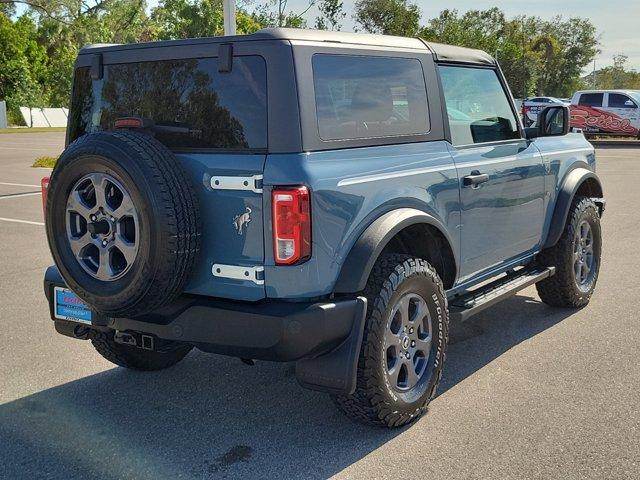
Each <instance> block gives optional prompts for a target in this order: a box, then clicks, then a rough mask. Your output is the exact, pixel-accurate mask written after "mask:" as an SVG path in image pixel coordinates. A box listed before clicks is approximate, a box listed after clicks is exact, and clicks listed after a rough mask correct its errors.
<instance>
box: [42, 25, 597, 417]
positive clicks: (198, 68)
mask: <svg viewBox="0 0 640 480" xmlns="http://www.w3.org/2000/svg"><path fill="white" fill-rule="evenodd" d="M540 116H541V117H540V121H539V122H538V124H539V126H538V127H536V128H534V129H524V128H523V127H522V125H521V123H520V121H519V119H518V115H517V113H516V108H515V106H514V103H513V99H512V97H511V94H510V92H509V88H508V86H507V84H506V83H505V79H504V77H503V75H502V73H501V71H500V68H499V66H498V64H497V63H496V61H495V60H494V59H493V58H491V57H490V56H489V55H487V54H485V53H483V52H481V51H477V50H472V49H465V48H458V47H452V46H446V45H438V44H431V43H427V42H424V41H422V40H420V39H417V38H413V39H411V38H397V37H387V36H378V35H358V34H349V33H334V32H316V31H304V30H288V29H266V30H262V31H260V32H257V33H255V34H252V35H247V36H237V37H220V38H205V39H197V40H180V41H165V42H157V43H147V44H138V45H97V46H90V47H87V48H84V49H83V50H82V51H81V52H80V55H79V56H78V59H77V62H76V66H75V76H74V83H73V92H72V101H71V108H70V113H69V125H68V130H67V146H66V149H65V151H64V153H63V154H62V156H61V157H60V159H59V161H58V164H57V166H56V168H55V169H54V171H53V173H52V175H51V179H50V184H49V187H48V194H47V198H46V230H47V236H48V241H49V246H50V248H51V252H52V254H53V259H54V261H55V266H52V267H50V268H49V269H48V270H47V272H46V275H45V279H44V287H45V293H46V296H47V298H48V301H49V304H50V312H51V317H52V319H53V321H54V323H55V328H56V330H57V331H58V332H59V333H61V334H63V335H67V336H70V337H73V338H78V339H88V340H90V341H91V343H92V344H93V346H94V347H95V348H96V350H97V351H98V352H99V353H100V354H101V355H103V356H104V357H105V358H107V359H108V360H110V361H112V362H113V363H115V364H117V365H121V366H123V367H127V368H132V369H137V370H157V369H162V368H166V367H169V366H171V365H174V364H175V363H177V362H179V361H180V360H181V359H182V358H184V357H185V355H187V354H188V353H189V351H190V350H191V349H192V348H194V347H195V348H197V349H199V350H202V351H206V352H213V353H218V354H223V355H229V356H235V357H239V358H241V359H243V360H244V361H245V362H246V363H252V361H253V360H254V359H262V360H271V361H281V362H295V369H296V377H297V379H298V381H299V383H300V384H301V385H303V386H305V387H308V388H312V389H318V390H321V391H325V392H328V393H330V394H331V395H332V397H333V398H334V400H335V403H336V404H337V405H338V407H339V408H341V409H342V410H343V411H344V412H346V413H347V414H348V415H350V416H352V417H355V418H358V419H361V420H364V421H367V422H369V423H373V424H377V425H384V426H389V427H394V426H399V425H403V424H406V423H408V422H411V421H413V420H415V419H416V418H418V417H419V416H420V415H421V413H423V412H424V411H425V410H426V407H427V404H428V403H429V401H430V400H431V399H432V398H433V397H434V395H435V393H436V389H437V386H438V382H439V381H440V378H441V376H442V369H443V366H444V363H445V360H446V350H447V342H448V337H449V322H450V321H452V322H453V321H463V320H465V319H467V318H468V317H470V316H471V315H473V314H475V313H477V312H479V311H481V310H483V309H485V308H487V307H489V306H491V305H493V304H495V303H497V302H499V301H500V300H503V299H505V298H508V297H510V296H512V295H514V294H515V293H516V292H518V291H519V290H521V289H523V288H525V287H527V286H530V285H533V284H535V285H536V287H537V289H538V293H539V295H540V298H541V299H542V301H543V302H545V303H547V304H549V305H552V306H558V307H570V308H578V307H582V306H584V305H586V304H587V303H588V302H589V299H590V297H591V294H592V293H593V291H594V288H595V285H596V281H597V278H598V271H599V266H600V252H601V230H600V217H601V215H602V213H603V209H604V200H603V194H602V187H601V183H600V181H599V180H598V177H597V176H596V173H595V155H594V150H593V148H592V146H591V145H590V144H589V143H588V142H587V141H586V140H585V138H584V136H583V135H582V134H580V133H569V113H568V111H567V108H566V107H564V106H552V107H549V108H548V109H546V110H544V111H543V112H541V113H540Z"/></svg>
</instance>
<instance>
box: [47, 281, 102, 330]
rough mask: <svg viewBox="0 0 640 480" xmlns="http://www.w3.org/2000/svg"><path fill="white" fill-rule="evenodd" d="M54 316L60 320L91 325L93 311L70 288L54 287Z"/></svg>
mask: <svg viewBox="0 0 640 480" xmlns="http://www.w3.org/2000/svg"><path fill="white" fill-rule="evenodd" d="M53 316H54V318H56V319H58V320H67V321H70V322H77V323H84V324H87V325H91V323H92V321H93V312H92V311H91V309H90V308H89V306H88V305H87V304H86V303H84V302H83V301H82V300H81V299H80V297H78V296H77V295H76V294H75V293H73V292H72V291H71V290H69V289H68V288H64V287H53Z"/></svg>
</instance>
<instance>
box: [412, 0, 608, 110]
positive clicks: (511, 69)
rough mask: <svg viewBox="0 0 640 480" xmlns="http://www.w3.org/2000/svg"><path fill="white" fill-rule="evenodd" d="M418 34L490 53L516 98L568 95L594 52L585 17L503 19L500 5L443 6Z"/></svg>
mask: <svg viewBox="0 0 640 480" xmlns="http://www.w3.org/2000/svg"><path fill="white" fill-rule="evenodd" d="M420 35H421V36H422V37H423V38H425V39H427V40H431V41H435V42H442V43H448V44H452V45H460V46H465V47H471V48H479V49H482V50H485V51H486V52H488V53H490V54H492V55H494V56H495V57H496V58H497V60H498V62H499V63H500V66H501V67H502V70H503V72H504V74H505V77H506V78H507V81H508V83H509V85H510V87H511V90H512V91H513V93H514V95H515V96H516V97H526V96H528V95H531V94H537V95H554V96H568V95H570V94H571V93H573V91H575V90H576V89H577V85H578V84H579V82H580V73H581V72H582V70H583V69H584V67H585V66H586V65H588V64H589V62H591V60H592V59H593V58H594V56H595V55H596V53H597V51H598V50H597V46H598V38H597V35H596V30H595V27H594V26H593V24H592V23H591V22H590V21H589V20H585V19H580V18H570V19H568V20H564V19H562V18H561V17H555V18H553V19H551V20H542V19H540V18H538V17H530V16H519V17H515V18H512V19H507V18H506V17H505V15H504V13H503V12H502V11H501V10H500V9H499V8H491V9H489V10H471V11H468V12H466V13H464V14H462V15H460V14H459V13H458V12H457V11H456V10H444V11H443V12H441V13H440V15H439V16H438V17H436V18H433V19H431V20H429V21H428V23H427V25H426V26H425V27H424V28H423V29H422V31H421V32H420Z"/></svg>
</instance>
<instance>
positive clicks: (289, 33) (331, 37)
mask: <svg viewBox="0 0 640 480" xmlns="http://www.w3.org/2000/svg"><path fill="white" fill-rule="evenodd" d="M261 40H262V41H265V40H282V41H289V42H291V43H292V44H295V43H296V42H323V43H325V46H328V45H330V44H332V43H335V44H336V47H339V46H345V45H355V46H357V45H365V46H372V47H380V48H381V49H384V48H406V49H412V50H427V51H430V52H431V53H432V54H433V55H434V57H435V59H436V61H440V62H456V63H471V64H482V65H494V64H495V63H496V62H495V60H494V59H493V58H492V57H491V56H490V55H488V54H487V53H485V52H483V51H482V50H476V49H473V48H464V47H456V46H453V45H444V44H440V43H432V42H427V41H425V40H422V39H420V38H408V37H395V36H391V35H373V34H363V33H348V32H330V31H324V30H307V29H299V28H264V29H262V30H259V31H257V32H256V33H252V34H250V35H236V36H226V37H225V36H223V37H206V38H189V39H184V40H163V41H159V42H147V43H130V44H94V45H87V46H86V47H83V48H82V50H80V54H81V55H85V54H92V53H101V52H107V51H118V50H130V49H143V48H158V47H163V46H167V47H169V46H179V45H197V44H207V43H231V42H233V43H235V42H255V41H261Z"/></svg>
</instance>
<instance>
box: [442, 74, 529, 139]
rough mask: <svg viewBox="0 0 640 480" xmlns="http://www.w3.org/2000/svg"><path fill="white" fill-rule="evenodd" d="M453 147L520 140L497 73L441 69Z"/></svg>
mask: <svg viewBox="0 0 640 480" xmlns="http://www.w3.org/2000/svg"><path fill="white" fill-rule="evenodd" d="M439 72H440V78H441V80H442V88H443V91H444V98H445V102H446V105H447V117H448V120H449V127H450V129H451V143H453V145H469V144H474V143H486V142H497V141H502V140H511V139H515V138H520V130H519V127H518V121H517V120H516V116H515V114H514V113H513V109H512V108H511V102H510V101H509V98H508V97H507V94H506V92H505V90H504V88H503V87H502V83H501V82H500V79H499V78H498V75H497V72H496V71H495V70H493V69H490V68H473V67H458V66H440V67H439Z"/></svg>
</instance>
